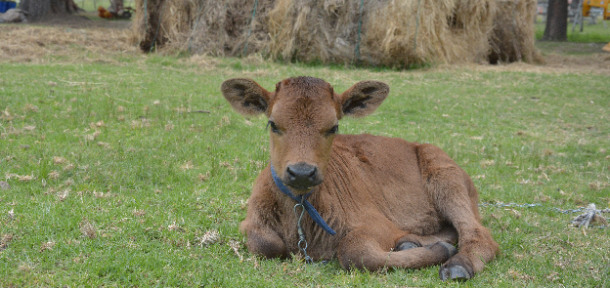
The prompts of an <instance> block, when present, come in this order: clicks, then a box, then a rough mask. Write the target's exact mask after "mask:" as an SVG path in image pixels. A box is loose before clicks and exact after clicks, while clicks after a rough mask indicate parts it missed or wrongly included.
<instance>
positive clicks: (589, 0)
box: [582, 0, 610, 20]
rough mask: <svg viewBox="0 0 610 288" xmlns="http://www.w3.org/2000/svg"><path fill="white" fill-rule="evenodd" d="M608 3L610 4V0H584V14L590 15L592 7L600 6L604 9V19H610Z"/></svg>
mask: <svg viewBox="0 0 610 288" xmlns="http://www.w3.org/2000/svg"><path fill="white" fill-rule="evenodd" d="M608 4H610V0H583V2H582V16H585V17H587V16H589V12H590V11H591V7H598V8H603V9H604V14H603V15H602V18H603V19H604V20H610V9H608Z"/></svg>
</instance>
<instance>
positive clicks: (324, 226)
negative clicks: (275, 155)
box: [271, 164, 337, 235]
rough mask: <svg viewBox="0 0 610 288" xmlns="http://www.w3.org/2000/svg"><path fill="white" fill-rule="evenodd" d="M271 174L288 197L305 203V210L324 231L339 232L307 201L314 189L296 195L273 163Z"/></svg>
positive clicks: (333, 233)
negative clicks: (278, 174)
mask: <svg viewBox="0 0 610 288" xmlns="http://www.w3.org/2000/svg"><path fill="white" fill-rule="evenodd" d="M271 176H272V177H273V182H275V185H276V186H277V188H280V191H282V193H284V194H286V195H288V197H290V198H292V199H293V200H294V201H297V203H301V204H303V207H304V208H305V211H307V213H308V214H309V216H310V217H311V219H313V221H314V222H316V224H318V226H320V227H322V229H324V231H326V232H327V233H328V234H330V235H335V234H337V233H336V232H335V231H334V230H333V229H332V228H330V226H328V224H326V222H325V221H324V219H322V216H320V213H318V211H317V210H316V208H314V207H313V205H311V203H309V201H307V197H308V196H309V195H311V192H313V189H312V190H311V191H309V193H307V194H305V195H299V196H294V194H292V192H290V189H288V187H286V185H284V183H283V182H282V180H281V179H280V177H278V176H277V173H275V169H274V168H273V164H271Z"/></svg>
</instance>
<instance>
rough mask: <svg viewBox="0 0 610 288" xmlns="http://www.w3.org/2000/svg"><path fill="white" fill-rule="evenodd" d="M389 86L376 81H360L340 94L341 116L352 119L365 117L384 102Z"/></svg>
mask: <svg viewBox="0 0 610 288" xmlns="http://www.w3.org/2000/svg"><path fill="white" fill-rule="evenodd" d="M389 93H390V86H388V85H387V84H385V83H383V82H378V81H361V82H358V83H356V84H355V85H354V86H352V87H351V88H349V89H347V90H346V91H345V92H343V94H341V96H340V97H341V108H342V110H343V115H347V116H353V117H364V116H367V115H369V114H371V113H373V111H375V109H377V107H379V105H381V102H383V100H385V98H386V97H387V96H388V94H389Z"/></svg>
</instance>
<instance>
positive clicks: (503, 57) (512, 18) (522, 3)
mask: <svg viewBox="0 0 610 288" xmlns="http://www.w3.org/2000/svg"><path fill="white" fill-rule="evenodd" d="M496 2H497V3H498V13H496V17H495V19H494V29H493V31H492V33H491V35H490V37H489V41H490V43H491V47H492V50H491V52H490V55H489V62H490V63H497V62H515V61H524V62H530V63H532V62H533V63H541V62H542V61H543V60H542V55H540V53H539V52H538V50H536V47H535V46H534V37H535V33H536V31H535V27H534V25H533V23H534V17H536V7H537V4H536V0H496Z"/></svg>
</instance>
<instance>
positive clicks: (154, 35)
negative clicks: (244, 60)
mask: <svg viewBox="0 0 610 288" xmlns="http://www.w3.org/2000/svg"><path fill="white" fill-rule="evenodd" d="M274 2H275V1H273V0H227V1H205V0H136V1H135V5H136V11H137V13H136V17H135V18H134V25H133V32H134V33H133V37H132V43H134V44H139V46H140V48H141V49H142V50H143V51H146V52H148V51H150V50H151V48H152V46H153V42H154V45H157V46H159V47H163V48H164V51H169V52H175V51H191V52H192V53H194V54H213V55H223V56H225V55H226V56H240V55H241V53H243V51H244V50H246V52H247V53H253V52H259V51H260V49H261V48H262V47H263V46H264V44H265V43H266V42H267V41H268V37H267V36H266V31H265V30H264V28H265V27H264V26H265V25H264V24H263V23H264V20H262V19H264V18H265V15H266V11H267V10H268V9H269V7H272V6H273V3H274ZM255 4H256V10H255V13H254V18H253V17H252V14H253V13H252V12H253V10H254V6H255ZM145 11H146V12H145ZM140 12H142V13H140ZM246 45H247V49H246Z"/></svg>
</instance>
